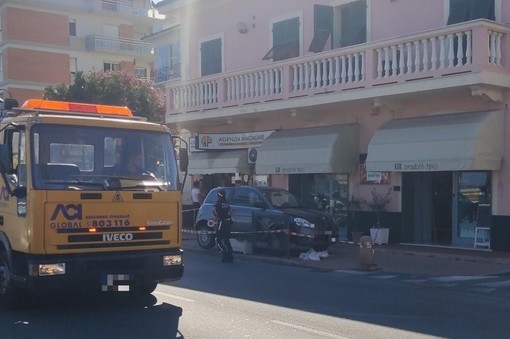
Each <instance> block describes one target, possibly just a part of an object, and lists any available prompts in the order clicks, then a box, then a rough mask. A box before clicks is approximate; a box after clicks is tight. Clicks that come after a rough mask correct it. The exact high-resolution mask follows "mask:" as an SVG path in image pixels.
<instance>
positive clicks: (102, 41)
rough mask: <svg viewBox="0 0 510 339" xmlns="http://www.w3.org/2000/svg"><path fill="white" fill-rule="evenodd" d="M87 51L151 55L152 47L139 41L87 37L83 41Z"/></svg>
mask: <svg viewBox="0 0 510 339" xmlns="http://www.w3.org/2000/svg"><path fill="white" fill-rule="evenodd" d="M85 47H86V49H87V50H88V51H107V52H112V53H123V54H130V55H152V54H153V53H154V45H152V44H147V43H143V42H141V41H139V40H131V39H121V38H112V37H108V36H103V35H89V36H87V37H86V39H85Z"/></svg>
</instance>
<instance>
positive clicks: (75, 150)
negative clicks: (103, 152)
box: [50, 143, 94, 172]
mask: <svg viewBox="0 0 510 339" xmlns="http://www.w3.org/2000/svg"><path fill="white" fill-rule="evenodd" d="M50 163H59V164H75V165H77V166H78V168H79V169H80V170H81V171H87V172H91V171H93V170H94V145H85V144H74V143H69V144H64V143H51V144H50Z"/></svg>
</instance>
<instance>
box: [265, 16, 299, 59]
mask: <svg viewBox="0 0 510 339" xmlns="http://www.w3.org/2000/svg"><path fill="white" fill-rule="evenodd" d="M299 25H300V23H299V18H292V19H288V20H284V21H279V22H275V23H274V24H273V47H272V48H271V49H270V50H269V52H267V53H266V55H265V56H264V57H263V58H262V60H270V59H272V60H273V61H279V60H286V59H290V58H295V57H297V56H299Z"/></svg>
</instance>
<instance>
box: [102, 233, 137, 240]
mask: <svg viewBox="0 0 510 339" xmlns="http://www.w3.org/2000/svg"><path fill="white" fill-rule="evenodd" d="M128 240H133V234H131V233H112V234H103V241H128Z"/></svg>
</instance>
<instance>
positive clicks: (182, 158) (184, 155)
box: [179, 148, 189, 172]
mask: <svg viewBox="0 0 510 339" xmlns="http://www.w3.org/2000/svg"><path fill="white" fill-rule="evenodd" d="M188 164H189V157H188V150H187V149H186V148H179V169H180V170H181V172H187V171H188Z"/></svg>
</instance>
